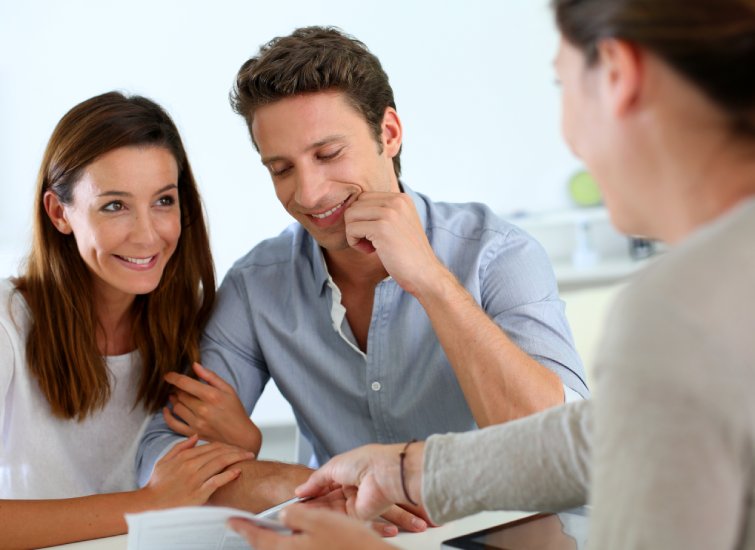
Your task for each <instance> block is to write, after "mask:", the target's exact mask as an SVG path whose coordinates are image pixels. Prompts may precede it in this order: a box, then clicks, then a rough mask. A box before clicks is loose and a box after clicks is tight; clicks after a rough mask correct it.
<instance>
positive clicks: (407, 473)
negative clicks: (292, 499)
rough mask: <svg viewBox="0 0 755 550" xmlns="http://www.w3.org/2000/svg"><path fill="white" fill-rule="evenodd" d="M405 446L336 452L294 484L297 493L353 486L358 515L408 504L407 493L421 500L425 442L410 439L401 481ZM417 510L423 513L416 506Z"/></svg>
mask: <svg viewBox="0 0 755 550" xmlns="http://www.w3.org/2000/svg"><path fill="white" fill-rule="evenodd" d="M404 447H405V445H403V444H399V445H366V446H364V447H359V448H358V449H354V450H353V451H349V452H347V453H344V454H341V455H338V456H335V457H333V458H332V459H330V460H329V461H328V462H327V463H326V464H325V465H324V466H322V467H321V468H320V469H319V470H317V471H316V472H314V473H313V474H312V475H311V476H310V478H309V480H307V482H306V483H303V484H302V485H300V486H299V487H297V488H296V495H297V496H300V497H319V496H321V495H324V494H327V493H329V492H330V491H332V490H334V489H336V488H338V487H343V488H344V489H347V488H349V487H352V488H355V489H356V496H355V502H354V511H355V514H356V516H357V517H359V518H360V519H371V518H374V517H377V516H379V515H381V514H384V513H385V512H386V511H387V510H388V509H389V508H390V507H391V505H392V504H394V503H397V504H404V505H408V504H409V502H408V499H407V494H406V493H408V494H409V496H410V497H412V500H414V501H415V502H420V500H421V493H422V461H423V456H424V443H423V442H416V443H413V444H412V445H410V446H409V448H408V449H407V454H406V456H405V458H404V472H403V475H404V480H403V481H404V483H402V479H401V467H400V453H401V452H402V451H403V449H404ZM404 484H405V487H404ZM405 488H406V491H405V490H404V489H405ZM413 511H414V510H413ZM416 512H417V513H420V514H421V513H422V511H421V510H419V509H417V510H416Z"/></svg>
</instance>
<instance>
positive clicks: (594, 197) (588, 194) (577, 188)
mask: <svg viewBox="0 0 755 550" xmlns="http://www.w3.org/2000/svg"><path fill="white" fill-rule="evenodd" d="M569 196H570V197H571V199H572V200H573V201H574V204H576V205H577V206H597V205H599V204H600V203H601V202H603V197H602V196H601V195H600V189H599V188H598V184H597V183H595V180H594V179H593V177H592V176H591V175H590V174H589V173H588V172H587V171H585V170H580V171H579V172H577V173H576V174H574V175H573V176H572V177H571V178H570V179H569Z"/></svg>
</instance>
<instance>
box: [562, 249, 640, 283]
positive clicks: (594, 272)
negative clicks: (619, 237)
mask: <svg viewBox="0 0 755 550" xmlns="http://www.w3.org/2000/svg"><path fill="white" fill-rule="evenodd" d="M652 260H653V258H648V259H644V260H632V259H631V258H629V257H628V256H626V257H624V256H619V257H612V258H605V259H602V260H600V261H598V262H597V263H596V264H595V265H593V266H590V267H574V266H573V265H571V264H569V263H566V262H555V263H554V264H553V270H554V271H555V272H556V281H557V282H558V286H559V288H560V289H561V290H573V289H575V288H581V287H589V286H602V285H608V284H613V283H616V282H619V281H622V280H623V279H626V278H627V277H629V276H630V275H632V274H633V273H635V272H637V271H639V270H640V269H642V268H644V267H645V266H647V265H648V264H649V263H650V262H651V261H652Z"/></svg>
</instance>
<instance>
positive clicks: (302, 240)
mask: <svg viewBox="0 0 755 550" xmlns="http://www.w3.org/2000/svg"><path fill="white" fill-rule="evenodd" d="M309 248H311V243H310V241H309V235H308V234H307V232H306V231H305V230H304V229H303V228H302V227H301V225H299V224H298V223H294V224H291V225H290V226H288V227H287V228H286V229H284V230H283V231H282V232H281V233H280V234H279V235H276V236H275V237H271V238H269V239H265V240H264V241H261V242H260V243H258V244H257V245H255V246H254V248H252V249H251V250H250V251H249V252H247V253H246V254H245V255H243V256H242V257H241V258H239V259H238V260H236V262H234V264H233V266H232V267H231V269H230V270H229V273H238V272H248V271H257V270H260V269H264V268H268V267H273V266H281V265H288V264H291V263H294V262H298V261H303V260H304V258H302V252H305V255H308V249H309Z"/></svg>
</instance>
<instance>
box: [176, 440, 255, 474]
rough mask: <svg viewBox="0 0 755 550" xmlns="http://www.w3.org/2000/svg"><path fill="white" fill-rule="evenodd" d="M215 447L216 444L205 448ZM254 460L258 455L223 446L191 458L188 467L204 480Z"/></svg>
mask: <svg viewBox="0 0 755 550" xmlns="http://www.w3.org/2000/svg"><path fill="white" fill-rule="evenodd" d="M213 445H215V443H210V444H209V445H203V446H204V447H211V446H213ZM254 458H256V455H255V454H254V453H253V452H251V451H246V450H244V449H241V448H239V447H232V446H230V445H223V444H221V445H218V446H217V447H215V448H213V449H211V450H210V451H209V452H206V453H203V454H201V455H197V456H194V457H191V458H190V459H189V461H188V463H187V465H188V466H189V467H190V468H193V469H194V471H196V472H197V473H198V474H199V475H201V476H202V477H203V478H205V479H209V478H210V477H211V476H213V475H215V474H217V473H219V472H222V471H223V470H225V469H226V468H228V467H229V466H231V465H233V464H237V463H239V462H243V461H245V460H253V459H254Z"/></svg>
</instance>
